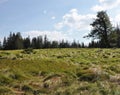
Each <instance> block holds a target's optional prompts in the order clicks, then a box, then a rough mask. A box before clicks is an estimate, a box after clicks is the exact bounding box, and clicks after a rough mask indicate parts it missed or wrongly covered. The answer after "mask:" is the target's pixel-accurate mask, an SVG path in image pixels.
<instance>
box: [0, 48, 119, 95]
mask: <svg viewBox="0 0 120 95" xmlns="http://www.w3.org/2000/svg"><path fill="white" fill-rule="evenodd" d="M0 95H120V49H82V48H81V49H72V48H71V49H40V50H13V51H0Z"/></svg>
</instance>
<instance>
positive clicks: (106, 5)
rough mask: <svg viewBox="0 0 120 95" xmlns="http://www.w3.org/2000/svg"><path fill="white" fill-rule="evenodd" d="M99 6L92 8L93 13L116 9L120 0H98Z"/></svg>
mask: <svg viewBox="0 0 120 95" xmlns="http://www.w3.org/2000/svg"><path fill="white" fill-rule="evenodd" d="M98 1H99V3H100V4H99V5H95V6H93V7H92V8H91V9H92V10H93V11H101V10H109V9H113V8H116V7H118V6H119V5H120V0H98Z"/></svg>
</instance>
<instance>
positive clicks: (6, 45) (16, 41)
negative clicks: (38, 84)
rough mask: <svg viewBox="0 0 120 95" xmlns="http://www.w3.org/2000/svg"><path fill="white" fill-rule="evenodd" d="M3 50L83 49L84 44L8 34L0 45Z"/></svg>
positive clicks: (45, 37)
mask: <svg viewBox="0 0 120 95" xmlns="http://www.w3.org/2000/svg"><path fill="white" fill-rule="evenodd" d="M0 47H1V49H3V50H15V49H27V48H33V49H45V48H84V47H86V46H85V45H84V43H81V44H80V43H79V42H76V41H75V40H74V41H73V42H72V43H70V42H68V41H64V40H62V41H60V42H58V41H50V40H49V39H48V38H47V36H46V35H45V36H44V37H42V36H38V37H34V38H32V39H30V37H26V38H23V37H22V36H21V34H20V32H18V33H10V35H9V36H8V37H4V40H3V43H1V45H0Z"/></svg>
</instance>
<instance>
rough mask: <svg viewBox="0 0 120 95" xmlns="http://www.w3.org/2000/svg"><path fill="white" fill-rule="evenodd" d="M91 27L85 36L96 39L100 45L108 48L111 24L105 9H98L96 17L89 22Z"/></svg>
mask: <svg viewBox="0 0 120 95" xmlns="http://www.w3.org/2000/svg"><path fill="white" fill-rule="evenodd" d="M91 26H92V27H93V29H92V31H91V33H90V34H88V36H86V37H92V38H93V39H98V40H99V41H100V47H103V48H109V47H110V42H109V38H108V37H109V34H110V33H111V31H112V25H111V22H110V20H109V17H108V15H107V13H106V12H105V11H100V12H98V13H97V18H96V19H95V20H94V22H93V23H92V24H91Z"/></svg>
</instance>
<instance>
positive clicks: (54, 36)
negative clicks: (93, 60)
mask: <svg viewBox="0 0 120 95" xmlns="http://www.w3.org/2000/svg"><path fill="white" fill-rule="evenodd" d="M23 35H24V36H28V35H29V36H30V37H32V38H33V37H37V36H45V35H47V37H48V39H49V40H52V41H53V40H57V41H59V40H62V39H65V40H67V39H69V37H68V36H67V35H66V34H64V33H63V32H62V31H39V30H33V31H28V32H23Z"/></svg>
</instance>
